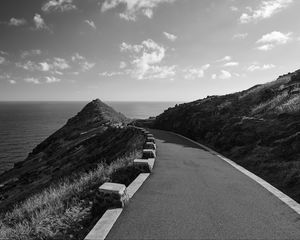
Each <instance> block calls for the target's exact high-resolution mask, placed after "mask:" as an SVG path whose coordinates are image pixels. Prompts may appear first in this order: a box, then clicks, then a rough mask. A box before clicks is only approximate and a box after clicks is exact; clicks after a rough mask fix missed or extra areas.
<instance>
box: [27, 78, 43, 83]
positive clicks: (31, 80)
mask: <svg viewBox="0 0 300 240" xmlns="http://www.w3.org/2000/svg"><path fill="white" fill-rule="evenodd" d="M24 81H25V82H27V83H33V84H40V83H41V82H40V80H39V79H37V78H25V79H24Z"/></svg>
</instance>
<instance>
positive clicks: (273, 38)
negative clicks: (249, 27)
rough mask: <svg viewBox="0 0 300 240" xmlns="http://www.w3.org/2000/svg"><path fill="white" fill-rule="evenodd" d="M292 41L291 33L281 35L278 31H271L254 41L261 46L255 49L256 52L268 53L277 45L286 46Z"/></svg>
mask: <svg viewBox="0 0 300 240" xmlns="http://www.w3.org/2000/svg"><path fill="white" fill-rule="evenodd" d="M291 40H292V33H291V32H289V33H281V32H278V31H273V32H271V33H268V34H265V35H263V36H262V37H261V38H260V39H258V40H257V41H256V43H257V44H262V45H261V46H259V47H257V49H258V50H262V51H268V50H271V49H273V48H274V47H275V46H277V45H283V44H287V43H288V42H290V41H291Z"/></svg>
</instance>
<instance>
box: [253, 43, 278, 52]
mask: <svg viewBox="0 0 300 240" xmlns="http://www.w3.org/2000/svg"><path fill="white" fill-rule="evenodd" d="M273 48H274V45H273V44H265V45H261V46H259V47H257V48H256V49H258V50H261V51H269V50H272V49H273Z"/></svg>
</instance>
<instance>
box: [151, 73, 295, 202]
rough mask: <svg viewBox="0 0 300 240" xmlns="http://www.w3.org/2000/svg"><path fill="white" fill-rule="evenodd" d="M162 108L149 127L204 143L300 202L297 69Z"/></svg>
mask: <svg viewBox="0 0 300 240" xmlns="http://www.w3.org/2000/svg"><path fill="white" fill-rule="evenodd" d="M291 75H292V77H291V78H287V77H285V78H279V79H278V80H277V81H274V82H270V83H267V84H263V85H258V86H255V87H253V88H250V89H248V90H246V91H243V92H239V93H234V94H229V95H225V96H211V97H207V98H205V99H201V100H198V101H195V102H191V103H186V104H181V105H179V106H176V107H174V108H170V109H168V110H166V111H165V112H164V113H163V114H161V115H160V116H158V117H157V118H156V121H155V122H154V127H156V128H159V129H164V130H170V131H174V132H177V133H180V134H183V135H185V136H187V137H190V138H192V139H194V140H196V141H198V142H200V143H203V144H206V145H208V146H210V147H212V148H213V149H215V150H217V151H219V152H221V153H222V154H224V155H225V156H227V157H229V158H231V159H232V160H234V161H236V162H238V163H239V164H241V165H242V166H244V167H246V168H247V169H249V170H251V171H252V172H254V173H256V174H257V175H259V176H261V177H262V178H264V179H266V180H267V181H269V182H271V183H272V184H273V185H275V186H277V187H278V188H279V189H281V190H282V191H284V192H285V193H287V194H288V195H290V196H291V197H292V198H294V199H295V200H297V201H298V202H300V187H299V186H300V72H295V73H293V74H291Z"/></svg>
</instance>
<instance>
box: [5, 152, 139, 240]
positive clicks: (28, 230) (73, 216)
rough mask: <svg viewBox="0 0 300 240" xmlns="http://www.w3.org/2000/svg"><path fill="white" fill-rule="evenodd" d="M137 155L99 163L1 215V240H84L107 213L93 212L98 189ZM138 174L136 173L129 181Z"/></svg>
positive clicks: (136, 171) (128, 164)
mask: <svg viewBox="0 0 300 240" xmlns="http://www.w3.org/2000/svg"><path fill="white" fill-rule="evenodd" d="M138 154H139V153H135V152H133V153H132V154H131V155H129V156H127V157H123V158H120V159H118V160H117V161H114V162H112V163H111V164H110V165H106V164H103V163H100V164H98V166H97V168H96V169H94V170H91V171H89V172H87V173H85V172H84V173H81V174H74V175H72V176H70V177H68V178H65V179H63V180H61V181H59V182H58V183H57V184H55V185H52V186H51V187H49V188H47V189H45V190H43V191H42V192H41V193H39V194H36V195H34V196H32V197H30V198H28V199H27V200H25V201H24V202H22V203H20V204H17V205H16V206H15V207H14V208H13V209H12V210H11V211H9V212H6V213H3V214H2V215H1V220H0V239H12V240H21V239H22V240H34V239H36V240H38V239H83V238H84V237H85V236H86V235H87V233H88V231H89V230H90V227H91V226H93V224H95V221H97V220H98V219H99V218H100V217H101V213H103V212H104V211H105V210H106V209H100V214H98V213H99V210H98V212H97V215H96V214H94V212H93V201H94V197H95V195H96V191H97V189H98V187H99V186H100V185H101V184H102V183H104V182H106V181H111V180H112V177H115V175H116V174H115V173H116V172H118V171H121V170H123V171H124V169H126V168H127V167H128V166H130V164H131V162H132V160H133V159H134V158H136V157H137V156H138ZM138 174H139V172H138V169H135V175H134V176H131V179H129V181H132V180H134V178H135V177H136V176H137V175H138Z"/></svg>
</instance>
